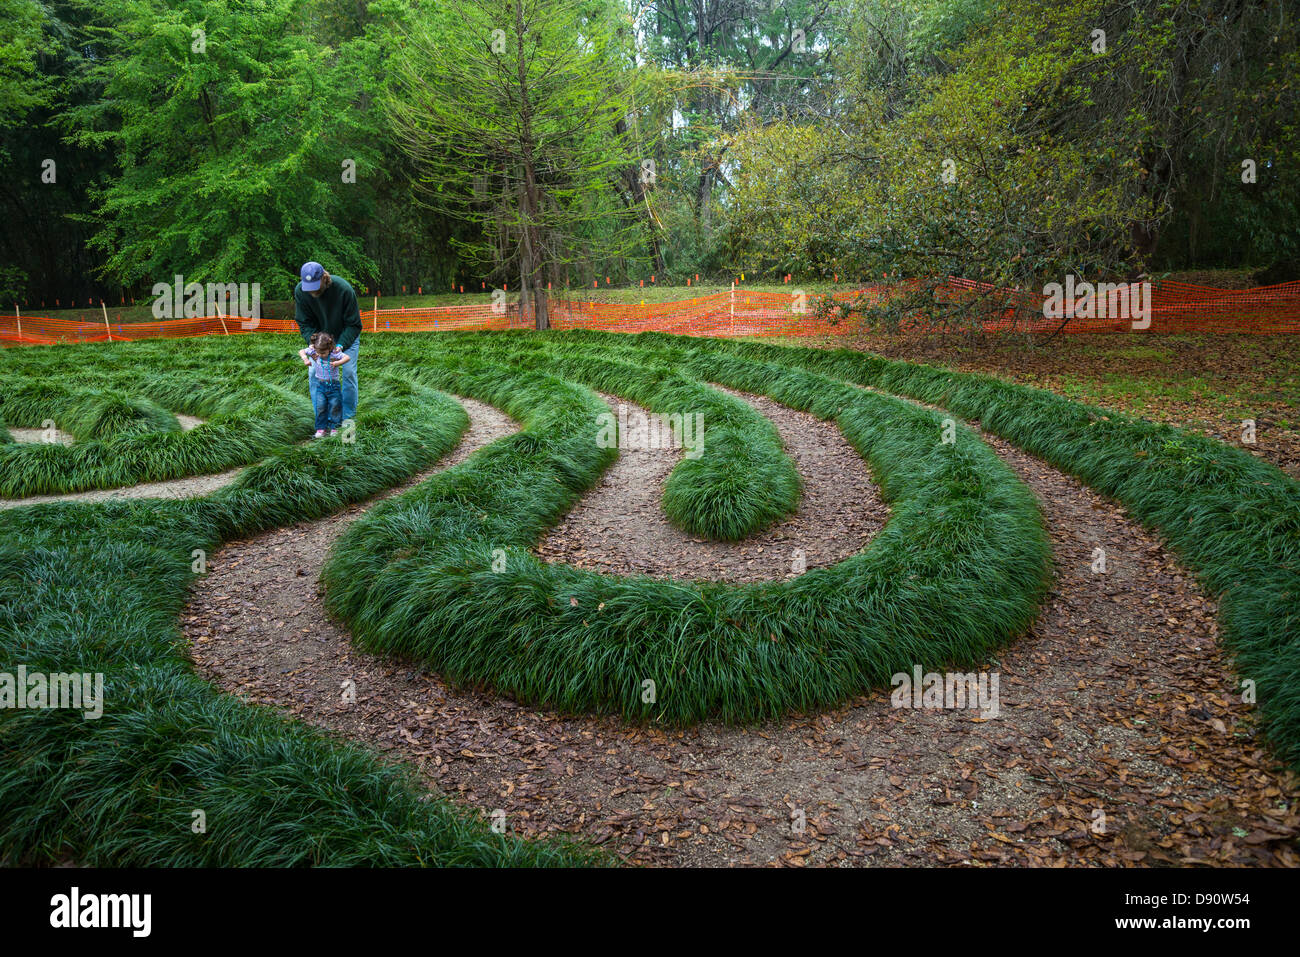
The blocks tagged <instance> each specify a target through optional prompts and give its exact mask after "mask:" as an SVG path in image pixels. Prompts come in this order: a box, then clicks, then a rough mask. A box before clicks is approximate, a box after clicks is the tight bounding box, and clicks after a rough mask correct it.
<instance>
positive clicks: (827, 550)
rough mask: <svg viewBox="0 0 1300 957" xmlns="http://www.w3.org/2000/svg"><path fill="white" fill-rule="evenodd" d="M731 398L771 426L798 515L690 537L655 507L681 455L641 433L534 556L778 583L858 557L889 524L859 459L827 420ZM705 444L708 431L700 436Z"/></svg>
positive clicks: (613, 403)
mask: <svg viewBox="0 0 1300 957" xmlns="http://www.w3.org/2000/svg"><path fill="white" fill-rule="evenodd" d="M714 388H718V389H720V390H721V391H723V392H726V393H728V394H730V395H734V396H738V397H740V398H742V399H744V400H745V401H746V402H749V403H750V404H751V405H753V406H754V407H755V408H756V409H758V411H760V412H762V413H763V414H764V415H765V416H767V417H768V418H769V419H770V420H771V421H772V423H773V424H774V425H775V426H776V429H777V432H778V433H779V434H780V436H781V441H782V442H783V443H784V444H785V448H786V451H787V453H789V455H790V456H791V457H792V458H793V459H794V461H795V465H796V466H797V467H798V470H799V475H800V477H801V478H802V480H803V496H802V498H801V500H800V503H799V508H798V510H797V511H796V512H795V513H794V514H793V515H791V516H790V517H789V518H787V519H785V520H783V521H781V522H778V523H777V524H776V525H774V526H772V527H771V528H769V529H767V530H766V531H764V532H762V533H760V534H758V535H754V536H752V537H750V538H748V539H746V540H745V541H743V542H739V543H736V544H728V543H723V542H711V541H707V540H704V539H699V538H694V537H692V536H691V535H688V534H686V533H685V532H683V531H681V530H680V529H678V528H677V527H676V526H675V525H673V524H672V523H671V522H669V521H668V516H667V515H665V514H664V510H663V506H662V505H661V504H660V503H661V500H662V498H663V490H664V483H665V482H666V481H667V480H668V474H669V473H670V472H671V471H672V470H673V469H674V468H675V467H676V466H677V463H678V462H679V461H681V456H682V451H681V449H675V450H674V449H652V448H649V447H648V442H647V441H646V436H645V434H644V432H642V434H641V435H640V436H638V435H636V434H633V435H632V436H631V437H630V439H629V440H628V441H626V443H625V444H626V445H627V446H628V447H627V448H623V449H620V451H619V457H618V460H617V461H616V462H615V463H614V464H613V465H612V466H611V467H610V468H609V469H608V470H607V471H606V472H605V474H604V475H603V476H602V477H601V480H600V483H599V484H598V485H597V487H596V488H595V489H594V490H593V491H592V492H591V493H589V494H588V495H586V496H584V497H583V499H582V500H581V501H580V502H579V503H578V504H577V505H576V506H575V507H574V508H573V509H572V510H571V511H570V512H569V513H568V514H567V515H565V516H564V518H563V519H562V520H561V521H560V523H559V524H558V525H556V526H555V527H554V528H552V529H551V530H550V531H549V532H548V533H547V534H546V535H545V536H543V538H542V541H541V543H540V545H539V546H538V548H537V553H538V555H540V556H541V557H542V558H544V559H545V560H546V561H552V562H567V563H568V564H571V565H576V566H578V567H579V568H589V569H591V570H593V571H598V572H601V573H602V574H606V575H631V574H643V575H657V576H660V577H663V578H679V579H686V580H690V579H696V578H707V579H712V580H715V581H728V582H753V581H765V580H770V579H774V578H788V577H791V576H792V575H794V574H795V571H794V569H795V568H796V567H797V566H796V563H797V562H799V563H801V567H803V568H804V569H805V570H807V569H812V568H820V567H823V566H826V565H833V564H835V563H836V562H838V561H842V560H844V559H845V558H848V557H849V556H850V555H853V554H854V553H856V552H860V551H861V550H862V549H863V548H865V547H866V545H867V542H869V541H870V540H871V537H872V536H873V535H875V533H876V532H878V531H879V530H880V528H881V526H882V525H884V524H885V520H886V519H888V518H889V507H888V506H887V505H885V503H884V502H883V501H881V499H880V494H879V492H878V490H877V489H876V486H875V485H874V483H873V482H872V481H871V473H870V471H869V470H868V469H867V464H866V462H864V461H863V460H862V457H861V456H860V455H858V453H857V452H856V451H855V450H854V449H853V446H851V445H849V443H848V442H846V441H845V440H844V437H843V436H842V435H841V434H840V430H839V429H838V428H836V427H835V426H834V425H833V424H831V423H828V422H822V421H820V420H819V419H817V418H816V417H815V416H811V415H807V414H806V413H803V412H796V411H795V410H794V409H790V408H787V407H786V406H783V405H778V404H777V403H775V402H773V401H772V400H770V399H768V398H765V397H763V396H757V395H749V394H747V393H740V392H734V391H732V390H730V389H722V388H721V387H720V386H714ZM604 398H605V401H606V402H608V403H609V404H610V408H611V410H612V411H614V412H615V413H616V414H617V410H618V407H619V405H624V406H626V407H627V415H628V417H629V420H632V418H633V416H634V415H635V414H636V413H641V414H645V411H646V410H645V409H642V408H641V407H640V406H637V405H633V404H632V403H630V402H627V401H626V400H623V399H619V398H618V397H616V396H612V395H605V396H604ZM704 443H705V445H706V447H707V444H708V434H707V431H706V433H705V435H704Z"/></svg>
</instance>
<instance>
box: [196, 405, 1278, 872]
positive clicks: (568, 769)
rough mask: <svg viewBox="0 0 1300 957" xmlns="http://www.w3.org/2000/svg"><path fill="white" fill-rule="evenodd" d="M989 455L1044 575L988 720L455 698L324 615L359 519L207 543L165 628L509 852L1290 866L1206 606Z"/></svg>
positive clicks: (853, 707) (1184, 584)
mask: <svg viewBox="0 0 1300 957" xmlns="http://www.w3.org/2000/svg"><path fill="white" fill-rule="evenodd" d="M467 404H468V403H467ZM475 420H476V425H475V428H476V429H479V427H480V425H481V423H482V422H483V421H484V413H483V410H479V412H478V414H476V415H475ZM506 428H507V426H505V425H504V424H503V423H501V422H500V421H498V422H497V423H496V424H495V429H496V430H498V431H499V432H500V434H504V432H505V430H506ZM491 431H492V430H491V429H488V432H489V433H491ZM488 437H489V436H488V435H486V434H485V433H484V431H483V430H481V429H480V430H479V431H478V432H476V435H475V436H474V437H472V438H471V439H469V440H468V441H467V443H466V445H465V446H462V448H461V449H460V450H458V452H457V453H456V455H455V456H454V457H452V458H451V459H449V460H448V461H447V462H445V463H443V464H444V465H446V464H450V463H451V462H452V461H458V460H459V459H460V458H463V456H464V454H465V453H466V450H467V449H468V448H471V447H475V446H474V443H475V442H479V441H483V440H485V439H487V438H488ZM990 441H991V443H992V445H993V447H994V448H995V449H996V450H997V451H998V453H999V454H1000V455H1002V456H1003V457H1004V459H1005V460H1006V461H1007V462H1008V463H1009V464H1010V465H1011V467H1012V468H1014V469H1015V470H1016V471H1017V473H1018V474H1020V475H1021V477H1022V478H1023V479H1024V480H1025V481H1026V482H1027V483H1028V484H1029V485H1030V487H1031V488H1033V489H1034V491H1035V493H1036V494H1037V495H1038V497H1039V499H1040V502H1041V505H1042V508H1043V510H1044V514H1045V516H1046V520H1047V524H1048V527H1049V530H1050V533H1051V537H1052V544H1053V549H1054V553H1055V562H1056V579H1055V582H1054V585H1053V587H1052V590H1051V594H1050V596H1049V598H1048V601H1047V603H1046V606H1045V608H1044V610H1043V613H1042V615H1041V617H1040V619H1039V620H1038V622H1037V623H1036V624H1035V626H1034V627H1033V629H1032V630H1031V632H1030V633H1029V634H1028V635H1026V636H1024V637H1022V638H1021V639H1020V640H1018V641H1016V642H1015V643H1013V644H1012V645H1011V646H1009V647H1008V648H1007V649H1005V650H1004V651H1003V652H1002V653H1001V654H1000V656H999V657H998V659H997V660H996V661H995V662H991V663H990V666H989V670H992V671H995V672H996V673H997V674H999V675H1000V699H1001V700H1000V713H999V715H998V716H997V717H994V718H988V719H983V720H981V719H980V717H979V715H978V713H977V712H972V711H964V710H955V709H954V710H924V709H915V710H914V709H909V708H899V709H895V708H891V707H890V702H889V696H888V694H887V693H875V694H871V695H866V696H863V697H862V698H859V699H857V700H854V701H851V702H849V703H847V704H846V705H845V706H843V707H840V708H836V709H833V710H830V711H827V712H825V713H822V714H816V715H806V716H794V717H791V718H789V719H787V720H784V721H779V722H769V723H767V724H765V725H762V726H758V727H752V728H735V727H726V726H719V725H711V724H705V725H701V726H698V727H694V728H689V729H681V730H665V729H661V728H655V727H637V726H627V725H624V724H622V723H621V722H619V721H617V720H614V719H612V718H607V717H589V716H566V715H560V714H556V713H553V712H549V711H545V710H540V709H537V708H532V707H524V706H521V705H519V704H517V703H515V702H513V701H511V700H509V699H506V698H503V697H500V696H495V695H490V694H485V693H482V692H479V691H475V690H468V689H457V688H453V687H450V686H448V685H447V684H446V683H445V682H444V681H442V680H441V679H440V678H439V677H438V676H436V675H431V674H426V673H424V672H422V671H420V670H419V667H418V666H417V665H413V664H410V663H407V662H401V661H394V660H389V659H385V658H378V657H374V656H371V655H366V654H362V653H360V652H358V651H357V650H356V649H354V648H353V647H352V646H351V645H350V643H349V641H348V639H347V634H346V631H345V630H343V629H341V628H339V627H337V626H336V625H335V624H334V623H331V622H329V621H328V620H326V618H325V617H324V614H323V609H322V606H321V602H320V600H319V597H318V584H317V578H318V574H319V569H320V566H321V563H322V561H323V559H324V557H325V553H326V551H327V549H328V545H329V543H330V542H331V541H332V540H333V539H334V537H336V536H337V534H338V532H339V531H341V529H342V527H343V526H345V525H346V523H347V522H348V521H350V520H351V519H352V518H355V516H356V514H359V513H360V511H361V510H362V509H361V507H357V508H354V509H350V510H348V511H346V512H344V513H341V514H340V515H339V516H335V517H332V518H330V519H326V520H325V521H324V522H321V523H313V524H304V525H300V526H296V527H293V528H287V529H280V530H277V531H275V532H272V533H268V534H266V535H262V536H259V537H258V538H256V539H252V540H249V541H244V542H236V543H232V544H230V545H228V546H227V547H225V548H223V549H222V550H221V551H219V552H218V553H217V554H216V555H215V556H213V558H212V560H211V561H210V565H209V567H210V571H209V573H208V575H207V577H206V578H205V579H202V580H201V581H199V582H198V583H196V586H195V589H194V592H193V597H192V600H191V602H190V604H189V606H188V608H187V609H186V611H185V613H184V615H183V616H182V625H183V628H184V631H185V634H186V636H187V638H188V639H189V641H190V643H191V647H192V650H193V654H194V658H195V661H196V664H197V667H198V670H199V672H200V673H201V674H203V675H205V676H206V677H208V678H209V680H211V681H213V682H214V684H216V685H217V686H218V687H220V688H221V689H223V690H225V691H229V692H232V693H235V694H238V695H240V696H241V697H243V698H245V699H247V700H249V701H252V702H259V703H266V704H273V705H276V706H278V707H280V708H283V709H285V710H287V711H288V712H289V713H291V714H293V715H295V716H296V717H298V718H300V719H301V720H303V721H306V722H309V723H311V724H314V725H318V726H320V727H323V728H327V729H329V730H330V731H332V732H335V733H338V734H340V735H342V736H344V737H347V738H350V739H353V740H357V741H361V742H365V743H368V744H369V745H371V746H373V747H375V748H377V749H378V750H379V751H381V752H383V753H385V754H387V755H389V756H390V757H392V758H393V759H400V760H404V761H407V762H410V763H412V764H414V765H415V766H417V767H418V768H419V769H420V770H421V772H422V773H423V774H424V776H425V777H426V779H427V780H428V782H429V784H430V786H431V787H433V788H436V789H437V790H438V791H440V792H442V793H443V794H446V795H448V796H450V797H451V798H452V799H453V800H454V801H456V802H457V803H459V804H461V805H463V806H465V807H468V808H475V809H478V810H480V811H481V812H482V813H483V814H485V815H488V814H491V813H492V812H493V811H494V810H497V809H500V810H502V811H504V812H505V815H506V823H507V827H508V828H509V829H511V830H512V831H514V832H516V833H520V834H524V835H531V836H536V835H553V834H560V833H564V834H572V835H575V836H577V837H580V838H581V839H583V840H586V841H591V842H596V843H599V844H603V845H604V846H606V847H608V848H610V849H612V850H613V851H614V852H616V853H617V854H619V855H620V856H622V857H624V858H625V859H627V860H629V861H631V862H635V863H641V864H651V865H767V864H772V865H794V866H801V865H846V864H847V865H860V864H887V865H898V864H924V865H968V866H987V865H996V864H1014V865H1031V866H1067V865H1070V866H1079V865H1091V866H1169V865H1181V864H1200V863H1204V864H1250V865H1282V866H1296V865H1297V864H1300V857H1298V856H1297V854H1296V851H1295V849H1294V847H1295V841H1296V838H1297V834H1298V833H1300V816H1298V815H1297V813H1296V811H1295V807H1296V800H1297V796H1298V795H1300V788H1298V786H1297V782H1296V781H1295V780H1294V779H1293V778H1292V777H1290V776H1288V775H1286V774H1283V773H1281V772H1279V771H1278V770H1277V769H1276V768H1274V767H1273V766H1272V764H1271V762H1270V759H1269V757H1268V755H1267V753H1266V752H1265V751H1264V749H1263V748H1262V746H1261V744H1260V742H1259V741H1258V740H1257V738H1256V734H1255V728H1254V723H1253V720H1252V710H1251V708H1249V707H1248V706H1245V705H1242V704H1241V703H1240V697H1239V690H1238V681H1237V679H1235V678H1234V676H1233V674H1232V672H1231V670H1230V668H1229V666H1228V663H1227V661H1226V660H1225V657H1224V655H1223V653H1222V651H1221V649H1220V648H1219V647H1218V644H1217V640H1216V639H1217V628H1216V622H1215V613H1216V607H1215V603H1214V602H1213V601H1211V600H1210V599H1208V598H1207V597H1205V596H1204V595H1203V594H1201V592H1200V591H1199V589H1198V588H1197V586H1196V584H1195V582H1194V581H1193V579H1192V578H1191V576H1190V575H1189V574H1188V573H1187V572H1186V571H1185V570H1184V569H1183V568H1182V567H1181V566H1180V565H1179V564H1178V562H1177V561H1176V560H1175V559H1174V558H1173V556H1172V555H1171V554H1170V552H1169V551H1168V550H1167V549H1166V548H1165V547H1164V546H1163V545H1162V544H1161V543H1160V542H1159V541H1158V540H1157V539H1156V538H1154V537H1153V536H1152V535H1150V534H1149V533H1148V532H1146V531H1145V530H1143V529H1142V528H1141V527H1140V526H1139V525H1137V524H1136V523H1135V522H1133V521H1131V520H1129V519H1128V518H1127V517H1126V516H1125V515H1124V513H1123V511H1122V510H1121V509H1120V508H1119V507H1118V506H1116V505H1114V504H1113V503H1111V502H1108V501H1106V500H1105V499H1103V498H1101V497H1100V496H1098V495H1096V494H1094V493H1093V492H1091V491H1090V490H1088V489H1087V488H1085V487H1083V486H1081V485H1080V484H1079V483H1078V482H1077V481H1075V480H1074V479H1072V478H1070V477H1068V476H1066V475H1063V474H1061V473H1060V472H1057V471H1055V470H1054V469H1052V468H1050V467H1048V466H1046V465H1045V464H1043V463H1042V462H1040V461H1037V460H1035V459H1032V458H1030V457H1028V456H1026V455H1024V454H1023V453H1021V452H1019V451H1017V450H1016V449H1014V448H1012V447H1010V446H1008V445H1007V444H1006V443H1004V442H1001V441H999V440H997V439H991V440H990ZM631 544H635V542H633V543H631ZM1097 547H1102V548H1104V549H1105V551H1106V557H1107V570H1106V572H1105V573H1100V572H1093V571H1092V565H1093V554H1094V552H1093V550H1094V549H1095V548H1097ZM590 557H591V559H592V560H597V558H596V556H590ZM348 681H352V682H354V683H355V688H356V700H355V703H349V702H348V701H346V700H344V697H343V695H342V693H341V691H340V688H341V686H343V685H344V683H345V682H348Z"/></svg>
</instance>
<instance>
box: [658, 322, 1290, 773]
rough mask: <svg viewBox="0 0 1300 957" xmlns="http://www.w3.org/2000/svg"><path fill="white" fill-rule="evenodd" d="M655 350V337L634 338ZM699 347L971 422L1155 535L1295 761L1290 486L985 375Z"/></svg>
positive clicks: (1202, 449) (1197, 444) (1175, 432)
mask: <svg viewBox="0 0 1300 957" xmlns="http://www.w3.org/2000/svg"><path fill="white" fill-rule="evenodd" d="M635 338H636V339H637V340H639V341H640V343H641V344H642V346H643V348H645V349H646V350H647V351H650V352H652V353H655V354H662V350H663V349H666V348H667V349H671V348H674V347H675V345H676V341H675V340H674V339H673V338H672V337H669V336H663V335H660V334H655V333H651V334H646V335H644V336H637V337H635ZM699 348H701V349H703V350H713V351H716V352H718V353H721V354H727V355H736V356H744V357H747V358H753V359H760V360H768V361H780V362H784V363H787V364H792V365H795V366H798V367H801V368H807V369H810V370H816V371H817V372H820V373H822V374H825V375H828V376H832V377H835V378H837V379H842V380H845V381H850V382H856V383H860V384H862V385H869V386H873V387H875V388H879V389H882V390H884V391H886V392H890V393H894V394H897V395H903V396H908V397H911V398H915V399H919V400H921V401H925V402H930V403H933V404H935V405H938V406H941V407H943V408H946V409H949V410H951V411H952V412H953V413H954V414H955V415H958V416H961V417H962V418H964V419H968V420H972V419H973V420H978V421H979V422H980V423H981V424H982V426H983V427H984V428H985V429H987V430H989V431H990V432H992V433H994V434H996V435H999V436H1002V437H1003V438H1005V439H1007V440H1009V441H1011V442H1013V443H1015V444H1016V445H1018V446H1019V447H1020V448H1022V449H1024V450H1025V451H1026V452H1029V453H1030V454H1032V455H1035V456H1038V457H1039V458H1042V459H1043V460H1045V461H1047V462H1049V463H1051V464H1052V465H1054V466H1055V467H1057V468H1059V469H1061V470H1062V471H1065V472H1069V473H1070V474H1072V475H1075V476H1077V477H1078V478H1079V479H1080V480H1082V481H1083V482H1084V483H1086V484H1087V485H1089V486H1091V487H1092V488H1094V489H1096V490H1097V491H1099V492H1101V493H1103V494H1105V495H1108V496H1110V497H1112V498H1114V499H1115V500H1117V501H1118V502H1120V503H1121V504H1122V505H1123V506H1124V507H1125V508H1126V509H1127V510H1128V511H1129V512H1130V514H1132V515H1133V516H1134V517H1135V518H1137V519H1138V520H1139V521H1141V522H1143V523H1144V524H1145V525H1146V526H1147V527H1148V528H1152V529H1155V530H1157V531H1159V532H1160V533H1161V534H1162V535H1164V536H1165V538H1166V539H1167V540H1168V541H1169V543H1170V544H1171V545H1172V546H1173V548H1174V549H1175V551H1176V552H1178V554H1179V555H1180V556H1181V557H1182V558H1183V560H1184V561H1186V562H1187V564H1188V565H1189V566H1190V567H1191V568H1192V569H1193V571H1195V573H1196V574H1197V576H1198V578H1199V579H1200V581H1201V582H1202V584H1203V585H1204V587H1205V588H1206V589H1207V591H1208V592H1209V593H1211V594H1213V595H1216V596H1218V597H1219V599H1220V603H1221V604H1220V623H1221V625H1222V628H1223V637H1224V641H1225V643H1226V644H1227V646H1228V648H1229V649H1230V650H1231V651H1232V652H1233V654H1234V656H1235V662H1236V667H1237V670H1238V673H1239V674H1240V676H1241V678H1242V680H1243V681H1249V682H1251V684H1250V685H1249V686H1246V687H1245V688H1228V689H1224V691H1225V693H1226V694H1230V695H1232V696H1233V697H1235V698H1236V699H1237V700H1239V701H1240V700H1241V696H1242V695H1243V694H1247V693H1250V694H1253V696H1254V698H1255V699H1256V700H1257V703H1258V707H1259V712H1260V716H1261V724H1262V727H1263V729H1264V731H1265V733H1266V734H1267V736H1268V738H1269V739H1270V741H1271V742H1272V744H1273V746H1274V748H1275V750H1276V752H1277V754H1278V756H1279V758H1281V759H1282V760H1283V761H1284V762H1285V763H1287V764H1289V765H1292V766H1296V765H1297V764H1300V483H1297V482H1296V481H1295V480H1294V479H1292V478H1290V477H1289V476H1287V475H1286V474H1285V473H1283V472H1282V471H1280V470H1279V469H1277V468H1275V467H1273V466H1272V465H1269V464H1268V463H1267V462H1264V461H1261V460H1260V459H1257V458H1255V457H1253V456H1251V455H1249V454H1247V453H1246V452H1244V451H1242V450H1241V449H1237V448H1233V447H1232V446H1229V445H1226V444H1224V443H1222V442H1218V441H1215V440H1213V439H1210V438H1207V437H1205V436H1201V435H1197V434H1195V433H1191V432H1188V431H1185V430H1183V429H1179V428H1176V427H1174V426H1171V425H1167V424H1158V423H1152V422H1148V421H1145V420H1142V419H1138V418H1135V417H1131V416H1128V415H1125V414H1123V413H1119V412H1114V411H1107V410H1101V409H1097V408H1094V407H1091V406H1088V405H1085V404H1083V403H1080V402H1075V401H1072V400H1070V399H1067V398H1064V397H1062V396H1058V395H1054V394H1052V393H1050V392H1046V391H1043V390H1039V389H1032V388H1029V387H1026V386H1021V385H1015V384H1011V383H1007V382H1003V381H1001V380H998V379H995V378H992V377H990V376H984V375H977V374H971V373H957V372H952V371H949V370H946V369H939V368H934V367H930V366H925V365H919V364H914V363H906V362H898V361H893V360H889V359H885V358H882V357H880V356H873V355H869V354H864V353H860V352H854V351H852V350H822V349H808V348H782V347H776V346H769V345H765V344H760V343H753V342H748V343H733V342H725V341H722V340H707V341H704V342H702V343H701V345H700V347H699Z"/></svg>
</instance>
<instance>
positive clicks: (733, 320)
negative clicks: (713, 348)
mask: <svg viewBox="0 0 1300 957" xmlns="http://www.w3.org/2000/svg"><path fill="white" fill-rule="evenodd" d="M731 332H732V334H733V335H734V334H735V332H736V280H734V279H733V280H731Z"/></svg>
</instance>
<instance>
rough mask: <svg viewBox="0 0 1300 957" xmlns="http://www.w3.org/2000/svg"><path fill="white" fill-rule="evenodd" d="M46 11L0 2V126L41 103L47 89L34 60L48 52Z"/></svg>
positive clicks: (21, 2)
mask: <svg viewBox="0 0 1300 957" xmlns="http://www.w3.org/2000/svg"><path fill="white" fill-rule="evenodd" d="M46 22H47V11H46V10H45V8H44V7H43V6H42V5H41V4H39V3H37V2H35V0H0V23H3V24H4V28H3V29H2V30H0V124H8V123H12V122H13V121H14V120H15V119H18V118H20V117H22V116H23V114H25V113H26V112H27V111H28V110H31V109H32V108H33V107H36V106H39V105H40V104H42V103H44V102H45V101H46V99H47V97H48V93H49V90H48V87H47V84H46V83H45V80H44V77H43V76H42V75H41V73H40V71H38V70H37V69H36V65H37V58H38V57H39V56H40V55H41V54H42V53H47V52H49V50H50V49H51V45H52V44H51V41H50V38H49V36H48V35H47V33H46Z"/></svg>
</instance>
